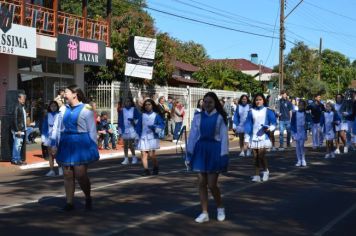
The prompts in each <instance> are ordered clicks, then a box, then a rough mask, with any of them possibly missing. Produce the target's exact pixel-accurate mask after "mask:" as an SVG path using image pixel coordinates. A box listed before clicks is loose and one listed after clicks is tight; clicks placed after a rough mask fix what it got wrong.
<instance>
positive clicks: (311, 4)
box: [305, 1, 356, 22]
mask: <svg viewBox="0 0 356 236" xmlns="http://www.w3.org/2000/svg"><path fill="white" fill-rule="evenodd" d="M305 3H306V4H308V5H310V6H313V7H315V8H317V9H319V10H323V11H326V12H329V13H331V14H334V15H337V16H340V17H343V18H345V19H348V20H351V21H355V22H356V18H352V17H350V16H346V15H343V14H340V13H338V12H335V11H332V10H329V9H326V8H323V7H321V6H317V5H315V4H313V3H310V2H308V1H305Z"/></svg>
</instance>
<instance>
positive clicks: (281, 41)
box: [279, 0, 285, 91]
mask: <svg viewBox="0 0 356 236" xmlns="http://www.w3.org/2000/svg"><path fill="white" fill-rule="evenodd" d="M280 1H281V6H280V9H281V12H280V23H279V91H281V90H283V78H284V72H283V70H284V66H283V51H284V48H285V42H284V0H280Z"/></svg>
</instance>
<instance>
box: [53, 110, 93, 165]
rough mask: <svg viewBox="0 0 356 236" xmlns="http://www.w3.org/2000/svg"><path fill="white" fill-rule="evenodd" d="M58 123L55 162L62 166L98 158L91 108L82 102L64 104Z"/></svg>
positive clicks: (81, 163) (83, 162)
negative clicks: (58, 135) (58, 130)
mask: <svg viewBox="0 0 356 236" xmlns="http://www.w3.org/2000/svg"><path fill="white" fill-rule="evenodd" d="M58 123H59V124H60V138H59V144H58V152H57V162H58V164H60V165H62V166H77V165H86V164H89V163H91V162H94V161H97V160H99V152H98V147H97V132H96V121H95V120H94V114H93V111H92V108H91V107H90V106H89V105H87V104H83V103H79V104H78V105H76V106H69V105H66V107H65V109H62V111H61V115H60V117H59V121H58Z"/></svg>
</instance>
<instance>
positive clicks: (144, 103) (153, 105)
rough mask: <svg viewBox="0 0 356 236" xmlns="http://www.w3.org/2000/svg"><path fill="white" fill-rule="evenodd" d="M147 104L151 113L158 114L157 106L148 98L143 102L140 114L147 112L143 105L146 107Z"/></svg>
mask: <svg viewBox="0 0 356 236" xmlns="http://www.w3.org/2000/svg"><path fill="white" fill-rule="evenodd" d="M147 102H150V103H151V104H152V111H154V112H156V113H157V114H159V109H158V106H157V104H156V103H155V101H153V100H152V99H151V98H148V99H146V100H145V101H144V102H143V104H142V112H147V111H146V109H145V105H146V103H147Z"/></svg>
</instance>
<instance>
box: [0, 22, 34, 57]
mask: <svg viewBox="0 0 356 236" xmlns="http://www.w3.org/2000/svg"><path fill="white" fill-rule="evenodd" d="M36 52H37V50H36V28H32V27H27V26H23V25H16V24H12V25H11V28H10V29H8V30H6V32H4V31H3V29H2V28H0V53H5V54H10V55H16V56H24V57H33V58H36V57H37V53H36Z"/></svg>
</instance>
